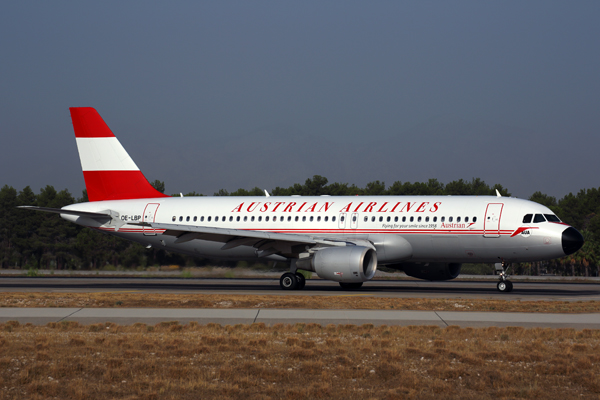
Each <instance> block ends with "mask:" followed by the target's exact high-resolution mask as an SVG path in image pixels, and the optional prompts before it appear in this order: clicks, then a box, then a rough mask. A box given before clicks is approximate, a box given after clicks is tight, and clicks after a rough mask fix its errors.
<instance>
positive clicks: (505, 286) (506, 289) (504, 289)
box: [496, 281, 510, 293]
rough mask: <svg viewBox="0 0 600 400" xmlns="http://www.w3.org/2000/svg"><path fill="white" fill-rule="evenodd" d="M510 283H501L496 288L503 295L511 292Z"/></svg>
mask: <svg viewBox="0 0 600 400" xmlns="http://www.w3.org/2000/svg"><path fill="white" fill-rule="evenodd" d="M509 283H510V282H509V281H500V282H498V285H496V287H497V288H498V291H500V292H502V293H506V292H510V289H509V287H510V286H509Z"/></svg>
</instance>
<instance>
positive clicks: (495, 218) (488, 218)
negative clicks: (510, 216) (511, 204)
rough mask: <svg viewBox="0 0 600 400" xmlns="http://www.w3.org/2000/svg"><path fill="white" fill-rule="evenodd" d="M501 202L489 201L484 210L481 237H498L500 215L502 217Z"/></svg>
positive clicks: (502, 205) (502, 206)
mask: <svg viewBox="0 0 600 400" xmlns="http://www.w3.org/2000/svg"><path fill="white" fill-rule="evenodd" d="M502 208H504V204H503V203H489V204H488V205H487V208H486V210H485V218H484V220H483V237H489V238H493V237H494V238H497V237H500V217H502Z"/></svg>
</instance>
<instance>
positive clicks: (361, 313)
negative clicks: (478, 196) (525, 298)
mask: <svg viewBox="0 0 600 400" xmlns="http://www.w3.org/2000/svg"><path fill="white" fill-rule="evenodd" d="M6 321H19V323H22V324H25V323H32V324H34V325H45V324H47V323H49V322H62V321H77V322H79V323H81V324H85V325H87V324H94V323H104V322H115V323H118V324H121V325H132V324H134V323H137V322H141V323H145V324H157V323H160V322H165V321H178V322H179V323H181V324H185V323H188V322H191V321H196V322H198V323H200V324H207V323H210V322H213V323H219V324H222V325H234V324H252V323H260V322H262V323H264V324H266V325H273V324H277V323H284V324H295V323H318V324H321V325H323V326H325V325H328V324H336V325H339V324H354V325H362V324H367V323H370V324H373V325H437V326H439V327H442V328H444V327H447V326H451V325H457V326H461V327H489V326H498V327H505V326H520V327H524V328H533V327H544V328H574V329H600V314H543V313H501V312H495V313H489V312H488V313H485V312H460V311H391V310H294V309H285V310H284V309H181V308H177V309H169V308H137V309H136V308H0V322H6Z"/></svg>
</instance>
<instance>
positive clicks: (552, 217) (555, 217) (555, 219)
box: [544, 214, 560, 222]
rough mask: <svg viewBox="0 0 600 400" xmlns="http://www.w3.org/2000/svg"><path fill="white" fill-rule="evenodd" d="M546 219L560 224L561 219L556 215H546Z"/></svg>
mask: <svg viewBox="0 0 600 400" xmlns="http://www.w3.org/2000/svg"><path fill="white" fill-rule="evenodd" d="M544 217H546V219H547V220H548V221H550V222H560V219H558V217H557V216H556V215H554V214H544Z"/></svg>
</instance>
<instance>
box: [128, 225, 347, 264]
mask: <svg viewBox="0 0 600 400" xmlns="http://www.w3.org/2000/svg"><path fill="white" fill-rule="evenodd" d="M135 225H142V226H151V227H152V228H154V229H165V232H163V235H168V236H175V237H176V238H177V239H176V240H175V242H174V243H175V244H179V243H185V242H189V241H190V240H196V239H198V240H209V241H212V242H222V243H223V247H221V250H229V249H233V248H235V247H238V246H252V247H255V248H256V250H257V255H258V256H259V257H267V256H270V255H272V254H280V255H282V256H284V257H293V258H297V257H298V255H299V254H300V253H305V252H307V249H309V248H310V249H312V248H314V247H320V246H327V247H329V246H346V245H347V244H348V243H346V242H345V241H342V240H335V239H323V238H318V237H312V236H309V235H296V234H289V233H276V232H266V231H251V230H244V229H225V228H212V227H206V226H189V225H177V224H160V223H146V222H142V223H139V224H135Z"/></svg>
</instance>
